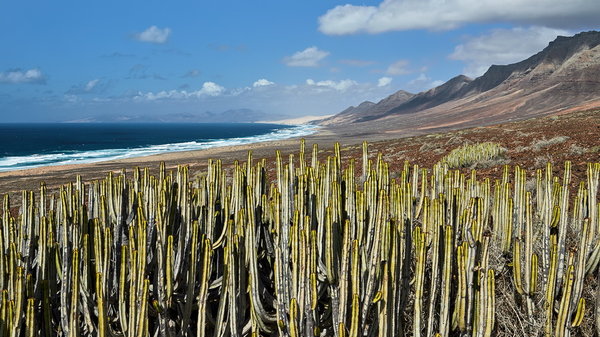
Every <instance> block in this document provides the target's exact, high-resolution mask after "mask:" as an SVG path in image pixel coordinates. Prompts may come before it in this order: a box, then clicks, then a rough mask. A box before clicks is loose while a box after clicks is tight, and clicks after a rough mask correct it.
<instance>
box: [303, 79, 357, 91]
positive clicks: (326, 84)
mask: <svg viewBox="0 0 600 337" xmlns="http://www.w3.org/2000/svg"><path fill="white" fill-rule="evenodd" d="M306 84H307V85H309V86H314V87H319V88H328V89H335V90H338V91H346V90H348V88H350V87H352V86H353V85H356V84H357V83H356V82H355V81H353V80H341V81H339V82H336V81H332V80H326V81H319V82H315V81H314V80H312V79H308V80H306Z"/></svg>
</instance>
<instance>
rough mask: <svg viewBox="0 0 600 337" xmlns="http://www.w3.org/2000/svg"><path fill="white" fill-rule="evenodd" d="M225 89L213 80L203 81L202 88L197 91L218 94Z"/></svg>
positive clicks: (204, 93) (202, 93)
mask: <svg viewBox="0 0 600 337" xmlns="http://www.w3.org/2000/svg"><path fill="white" fill-rule="evenodd" d="M224 91H225V88H224V87H222V86H220V85H218V84H216V83H215V82H204V83H203V84H202V89H200V90H199V91H198V93H199V94H200V95H208V96H219V95H221V94H222V93H223V92H224Z"/></svg>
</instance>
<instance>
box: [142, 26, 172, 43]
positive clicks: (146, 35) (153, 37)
mask: <svg viewBox="0 0 600 337" xmlns="http://www.w3.org/2000/svg"><path fill="white" fill-rule="evenodd" d="M170 35H171V28H162V29H161V28H158V27H156V26H150V27H149V28H148V29H146V30H145V31H143V32H141V33H139V34H135V38H136V39H137V40H138V41H142V42H150V43H157V44H162V43H165V42H167V40H169V36H170Z"/></svg>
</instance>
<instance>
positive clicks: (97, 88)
mask: <svg viewBox="0 0 600 337" xmlns="http://www.w3.org/2000/svg"><path fill="white" fill-rule="evenodd" d="M111 84H112V81H103V80H100V79H98V78H96V79H93V80H90V81H87V82H84V83H80V84H77V85H73V86H72V87H71V88H70V89H69V90H68V91H67V92H66V93H65V94H67V95H84V94H99V93H104V92H105V91H106V90H107V89H108V88H109V87H110V86H111Z"/></svg>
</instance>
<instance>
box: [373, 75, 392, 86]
mask: <svg viewBox="0 0 600 337" xmlns="http://www.w3.org/2000/svg"><path fill="white" fill-rule="evenodd" d="M390 83H392V78H391V77H382V78H380V79H379V80H378V81H377V86H378V87H385V86H386V85H389V84H390Z"/></svg>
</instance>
